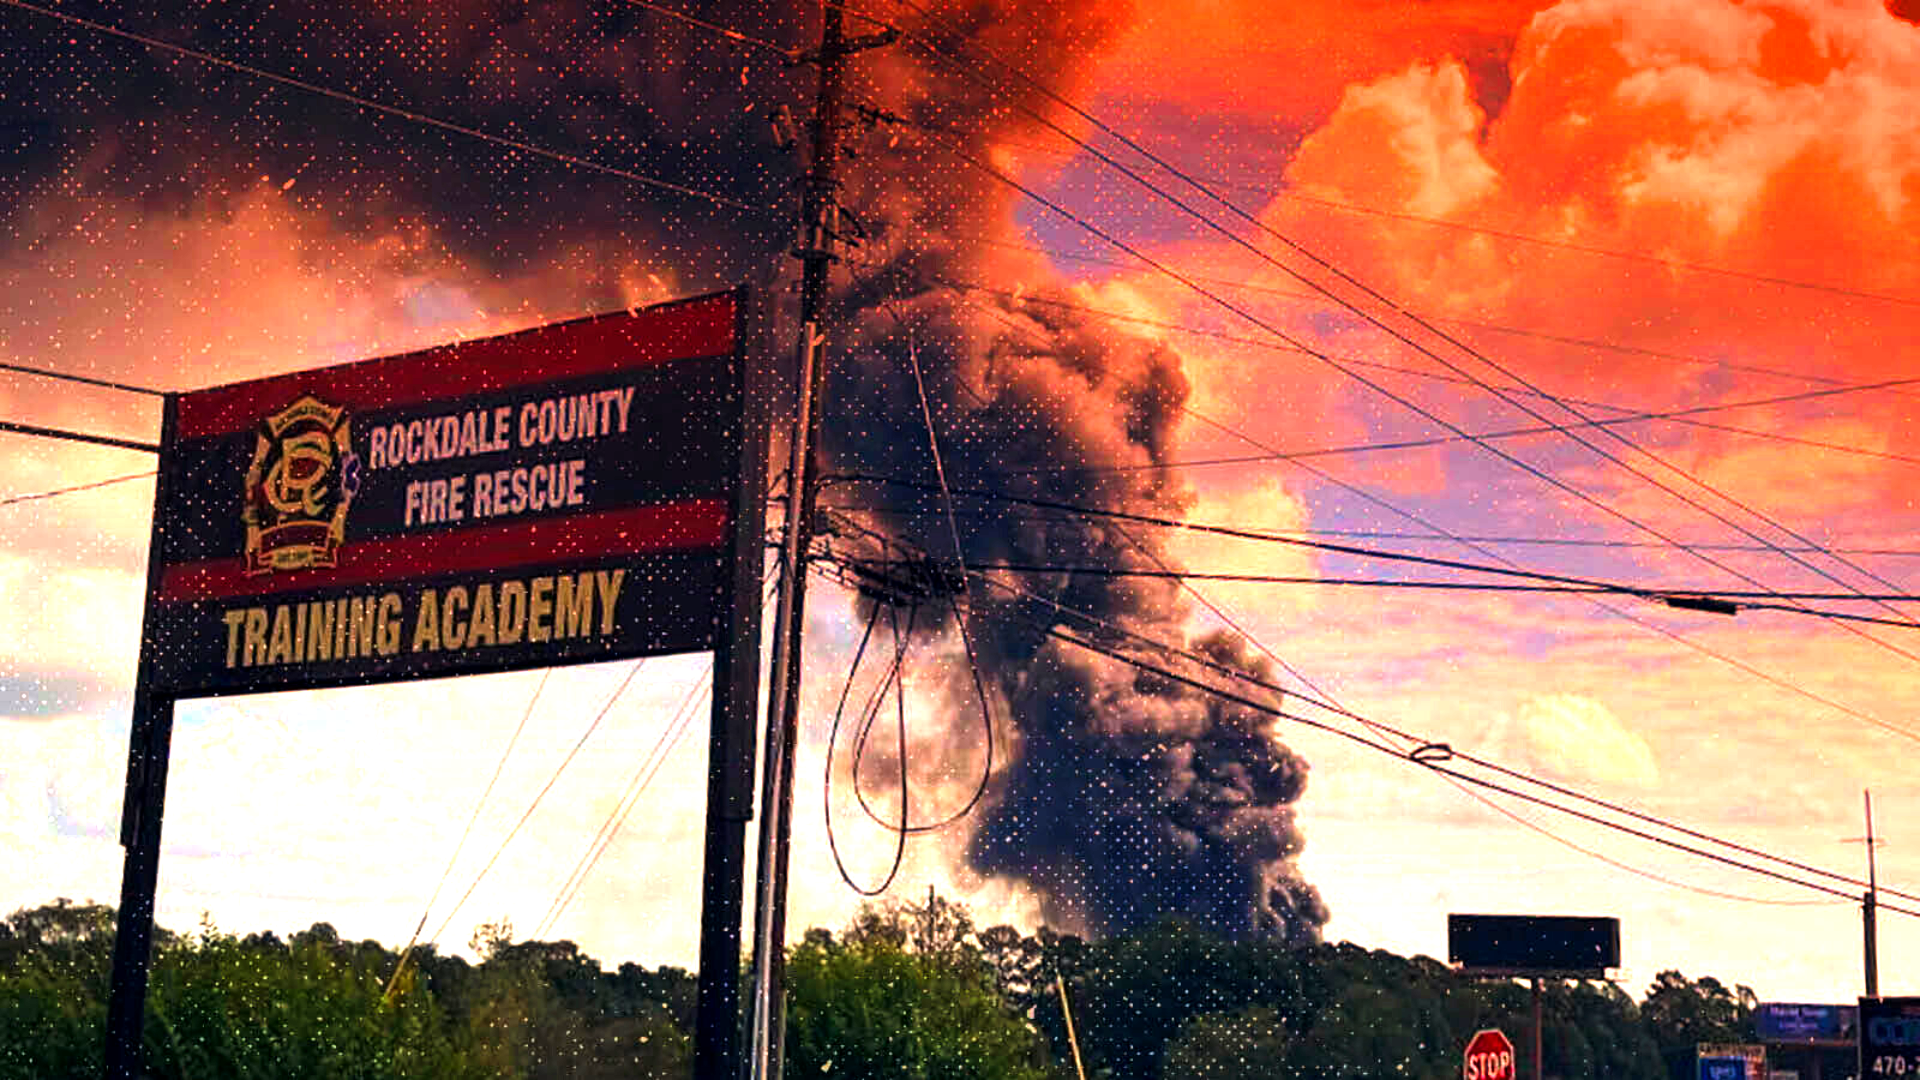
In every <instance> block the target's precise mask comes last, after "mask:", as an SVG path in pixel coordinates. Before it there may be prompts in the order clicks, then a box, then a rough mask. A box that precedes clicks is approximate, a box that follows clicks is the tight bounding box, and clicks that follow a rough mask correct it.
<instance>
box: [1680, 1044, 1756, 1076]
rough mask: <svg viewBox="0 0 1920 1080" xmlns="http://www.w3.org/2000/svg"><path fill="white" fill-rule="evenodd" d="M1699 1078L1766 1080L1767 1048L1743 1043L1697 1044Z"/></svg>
mask: <svg viewBox="0 0 1920 1080" xmlns="http://www.w3.org/2000/svg"><path fill="white" fill-rule="evenodd" d="M1698 1050H1699V1053H1698V1061H1699V1071H1698V1072H1697V1073H1696V1074H1695V1075H1697V1076H1698V1077H1699V1080H1767V1048H1766V1047H1764V1046H1753V1045H1748V1044H1744V1043H1701V1044H1699V1048H1698Z"/></svg>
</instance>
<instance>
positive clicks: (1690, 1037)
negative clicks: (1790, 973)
mask: <svg viewBox="0 0 1920 1080" xmlns="http://www.w3.org/2000/svg"><path fill="white" fill-rule="evenodd" d="M1754 1004H1755V999H1754V995H1753V991H1752V990H1749V989H1748V988H1746V987H1744V986H1735V987H1733V988H1731V989H1729V988H1728V987H1727V986H1725V985H1724V984H1722V983H1721V982H1720V980H1718V979H1715V978H1713V977H1711V976H1708V977H1705V978H1702V979H1700V980H1699V981H1697V982H1696V981H1694V980H1691V979H1689V978H1687V977H1686V976H1685V975H1682V974H1680V973H1679V972H1678V971H1663V972H1661V973H1660V974H1658V975H1656V976H1654V979H1653V985H1651V986H1649V987H1647V996H1646V1000H1645V1001H1644V1002H1642V1004H1641V1006H1640V1015H1641V1017H1642V1019H1643V1020H1644V1021H1645V1023H1646V1025H1647V1030H1648V1031H1649V1032H1650V1033H1652V1035H1653V1040H1654V1042H1655V1043H1656V1044H1657V1045H1658V1046H1659V1048H1660V1055H1661V1057H1662V1058H1664V1059H1665V1060H1666V1062H1667V1070H1668V1072H1669V1073H1671V1074H1672V1075H1674V1076H1679V1077H1684V1076H1690V1075H1692V1070H1693V1060H1694V1055H1695V1049H1696V1047H1697V1045H1698V1044H1699V1043H1703V1042H1719V1043H1740V1042H1752V1041H1753V1038H1754V1028H1753V1009H1754Z"/></svg>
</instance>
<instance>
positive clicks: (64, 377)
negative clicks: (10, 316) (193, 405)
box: [0, 362, 167, 398]
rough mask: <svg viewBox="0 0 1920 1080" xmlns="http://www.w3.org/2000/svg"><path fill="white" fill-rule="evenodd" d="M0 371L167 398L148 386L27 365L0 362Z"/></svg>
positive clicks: (161, 392)
mask: <svg viewBox="0 0 1920 1080" xmlns="http://www.w3.org/2000/svg"><path fill="white" fill-rule="evenodd" d="M0 371H11V372H14V373H16V374H20V375H36V376H39V377H40V378H43V379H58V380H60V381H61V382H70V383H80V384H82V385H84V386H99V387H105V388H106V389H108V390H123V391H125V392H127V393H129V394H146V395H149V396H151V397H159V398H163V397H166V396H167V392H166V391H165V390H155V389H153V388H152V387H150V386H134V385H133V384H131V383H123V382H115V381H113V380H112V379H100V378H95V377H94V376H92V375H76V374H74V373H73V372H70V371H55V370H54V369H52V368H43V367H33V366H32V365H29V364H13V363H5V362H0Z"/></svg>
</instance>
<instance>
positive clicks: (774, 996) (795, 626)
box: [748, 2, 898, 1080]
mask: <svg viewBox="0 0 1920 1080" xmlns="http://www.w3.org/2000/svg"><path fill="white" fill-rule="evenodd" d="M821 19H822V24H821V31H820V48H819V51H818V52H816V53H813V54H811V55H809V56H806V57H803V58H802V59H804V60H810V61H811V62H813V63H815V64H818V65H819V68H820V83H819V89H818V91H817V96H816V97H815V100H814V113H813V157H812V160H811V161H810V162H809V169H808V173H807V186H806V191H805V195H804V198H803V202H802V205H801V223H800V230H801V232H800V242H799V246H798V247H797V248H796V249H795V250H794V255H795V257H796V258H798V259H799V260H800V263H801V268H802V269H801V279H800V342H799V348H798V361H799V362H798V378H797V380H796V382H795V389H796V391H797V394H798V399H797V401H796V402H795V405H794V416H793V428H792V432H791V434H790V436H789V439H788V450H789V455H788V464H787V520H786V528H785V535H784V536H783V538H782V550H781V560H780V605H779V608H778V609H777V612H776V614H775V621H774V630H773V664H772V683H771V685H770V686H769V688H768V698H767V756H766V770H765V773H764V782H763V783H762V785H761V789H760V795H761V799H760V845H759V870H758V880H757V881H756V883H755V886H756V887H755V891H754V928H753V931H754V932H753V992H752V998H751V1002H750V1007H751V1025H752V1026H751V1057H750V1066H749V1073H748V1075H749V1076H750V1077H751V1078H752V1080H774V1078H777V1077H779V1076H780V1075H781V1069H782V1064H783V1058H784V1050H785V1035H786V1001H785V982H786V979H785V974H786V948H785V942H786V917H787V852H788V848H789V846H790V843H791V840H792V836H793V750H794V744H795V743H796V742H797V741H798V738H799V711H800V634H801V628H802V626H803V625H804V623H805V617H806V592H807V547H808V545H810V544H811V543H812V542H813V517H814V512H815V511H814V505H815V501H816V498H817V496H818V494H819V478H818V477H817V476H816V475H815V472H816V458H817V456H818V443H819V438H820V406H819V399H820V395H821V391H822V389H823V387H824V386H825V383H826V363H825V361H824V358H823V356H822V354H821V347H822V346H823V345H824V344H825V342H826V336H825V334H824V332H823V331H822V330H821V323H822V321H823V320H824V317H825V311H826V297H827V267H828V266H829V264H831V263H832V262H833V260H834V244H835V241H836V239H837V237H836V229H835V225H836V223H837V218H838V205H837V203H836V201H835V189H836V187H837V186H838V182H837V181H836V180H835V178H834V168H835V166H836V165H837V164H838V162H839V157H840V89H841V87H840V84H841V79H842V77H843V75H844V74H845V70H846V58H847V57H848V56H850V55H852V54H853V53H856V52H860V51H862V50H864V49H869V48H874V47H876V46H880V45H886V44H890V43H891V42H892V41H893V40H894V39H895V38H896V37H898V34H897V33H896V32H894V31H891V30H889V31H885V32H882V33H879V34H873V35H868V36H864V37H859V38H848V37H847V36H846V32H845V23H844V19H843V16H842V9H841V7H840V5H838V4H836V3H832V2H824V3H822V5H821Z"/></svg>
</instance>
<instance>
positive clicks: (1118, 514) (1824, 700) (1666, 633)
mask: <svg viewBox="0 0 1920 1080" xmlns="http://www.w3.org/2000/svg"><path fill="white" fill-rule="evenodd" d="M1241 437H1242V438H1247V439H1249V441H1252V440H1251V437H1250V436H1245V435H1243V436H1241ZM1256 445H1257V444H1256ZM841 479H849V480H851V479H854V477H853V476H851V475H843V476H842V477H841ZM861 479H865V480H867V481H869V482H877V483H887V484H891V485H894V486H897V487H906V488H917V489H920V490H927V485H925V484H923V483H919V482H917V481H911V480H903V479H899V478H892V477H862V478H861ZM1336 482H1338V481H1336ZM1343 486H1347V487H1351V485H1343ZM959 493H960V494H963V495H968V496H974V495H977V496H979V497H982V498H985V499H989V500H994V501H1002V502H1011V503H1016V504H1025V505H1031V506H1037V507H1041V508H1045V509H1056V510H1064V511H1067V512H1071V513H1091V514H1095V515H1100V516H1106V517H1110V518H1113V519H1115V520H1125V521H1135V522H1139V523H1141V524H1148V525H1161V526H1162V527H1166V528H1178V529H1194V530H1195V531H1200V532H1212V533H1218V534H1220V535H1226V536H1234V537H1236V538H1241V539H1248V540H1263V541H1273V542H1280V543H1294V544H1295V545H1296V546H1302V547H1312V546H1313V545H1314V544H1315V543H1316V542H1314V541H1298V540H1297V539H1296V538H1292V537H1285V536H1281V535H1279V534H1276V533H1270V532H1260V531H1256V530H1251V529H1236V528H1233V527H1231V526H1220V525H1204V526H1194V525H1191V524H1190V523H1187V522H1178V521H1174V520H1172V519H1170V518H1160V517H1154V516H1152V515H1145V514H1130V513H1127V512H1125V511H1118V510H1098V509H1092V508H1088V507H1079V506H1075V505H1073V504H1071V503H1058V502H1053V501H1051V500H1041V499H1029V498H1024V497H1021V496H1015V495H1007V494H1003V493H999V492H977V491H962V492H959ZM1358 493H1359V494H1361V495H1363V496H1364V497H1367V498H1369V499H1371V500H1373V501H1376V502H1379V503H1380V504H1381V505H1382V506H1384V507H1386V508H1387V509H1390V510H1393V511H1394V512H1395V513H1399V514H1402V515H1404V516H1407V517H1409V518H1410V519H1411V520H1414V521H1415V522H1417V523H1419V524H1422V525H1428V526H1429V527H1431V528H1435V529H1436V530H1438V526H1432V525H1430V524H1429V523H1428V522H1426V521H1425V520H1424V519H1421V518H1419V517H1418V516H1416V515H1413V514H1411V513H1409V512H1408V511H1404V510H1401V509H1400V508H1398V507H1396V506H1394V505H1393V504H1392V503H1388V502H1386V501H1385V500H1381V499H1378V498H1377V497H1376V496H1372V495H1370V494H1368V493H1365V492H1358ZM1440 531H1441V532H1442V535H1446V536H1448V537H1449V538H1450V539H1455V540H1456V541H1457V540H1458V538H1457V537H1452V536H1451V534H1446V533H1445V532H1444V530H1440ZM1327 546H1328V547H1330V548H1333V549H1336V550H1337V549H1338V548H1340V547H1344V546H1346V545H1327ZM1469 546H1471V545H1469ZM1355 550H1356V551H1365V550H1368V549H1355ZM1475 550H1479V551H1481V553H1482V554H1486V555H1489V556H1490V557H1493V558H1496V559H1500V561H1502V562H1504V563H1507V565H1506V566H1505V567H1482V566H1476V565H1474V564H1461V565H1463V566H1467V567H1471V568H1473V569H1475V570H1485V571H1487V572H1489V573H1505V574H1506V575H1508V576H1519V577H1528V578H1533V579H1535V580H1546V581H1558V582H1560V583H1565V584H1584V583H1586V579H1579V578H1570V577H1568V576H1567V575H1552V574H1539V573H1535V572H1533V571H1528V570H1525V569H1522V568H1520V567H1518V566H1515V565H1513V564H1512V563H1511V560H1506V559H1504V558H1503V557H1501V556H1499V555H1497V554H1494V553H1490V552H1486V551H1484V550H1482V549H1479V548H1475ZM1393 554H1398V553H1393ZM1401 561H1412V560H1411V559H1408V560H1401ZM1451 561H1453V560H1443V561H1442V562H1451ZM1589 602H1590V603H1593V604H1596V605H1598V606H1600V607H1601V609H1602V610H1604V611H1606V612H1608V613H1609V614H1612V615H1615V616H1617V617H1619V618H1623V619H1626V620H1628V621H1630V622H1632V623H1634V624H1635V625H1638V626H1640V627H1642V628H1644V629H1647V630H1650V631H1652V632H1653V633H1656V634H1659V635H1660V636H1662V637H1665V638H1668V639H1670V640H1672V641H1675V642H1677V643H1679V644H1681V645H1683V646H1685V647H1687V648H1689V649H1692V650H1693V651H1695V652H1698V653H1700V654H1701V655H1703V656H1706V657H1709V658H1711V659H1714V660H1717V661H1719V662H1721V663H1723V664H1726V665H1727V666H1729V667H1732V668H1734V669H1736V670H1738V671H1740V672H1742V673H1743V674H1746V675H1749V676H1751V677H1753V678H1757V679H1759V680H1761V681H1762V682H1765V683H1767V684H1768V685H1770V686H1773V687H1776V688H1778V689H1781V690H1785V691H1787V692H1788V693H1792V694H1795V695H1797V696H1799V697H1803V698H1806V699H1807V700H1809V701H1812V702H1815V703H1817V704H1820V705H1824V706H1826V707H1827V708H1830V709H1833V710H1834V711H1836V712H1839V713H1841V714H1843V715H1846V716H1850V717H1852V718H1854V719H1856V720H1860V721H1862V722H1864V723H1868V724H1871V725H1873V726H1874V727H1877V728H1880V729H1881V730H1883V731H1887V732H1889V733H1891V734H1895V735H1899V736H1901V737H1902V738H1906V739H1911V740H1913V741H1915V742H1920V733H1916V732H1914V731H1913V730H1911V729H1909V728H1905V727H1902V726H1900V725H1898V724H1895V723H1892V722H1890V721H1887V720H1882V719H1880V718H1879V717H1877V716H1874V715H1872V714H1871V713H1867V712H1863V711H1861V710H1859V709H1856V708H1853V707H1852V706H1850V705H1847V704H1845V703H1843V702H1839V701H1836V700H1834V699H1832V698H1830V697H1827V696H1825V695H1823V694H1819V693H1816V692H1815V691H1812V690H1809V689H1807V688H1806V687H1804V686H1801V685H1799V684H1798V683H1794V682H1790V681H1788V680H1786V679H1783V678H1781V677H1779V676H1777V675H1773V674H1770V673H1768V672H1766V671H1762V670H1761V669H1759V668H1757V667H1755V666H1753V665H1752V664H1749V663H1747V662H1746V661H1744V660H1741V659H1739V658H1737V657H1734V656H1731V655H1729V654H1727V653H1724V652H1721V651H1719V650H1717V649H1713V648H1711V647H1709V646H1706V645H1702V644H1700V643H1699V642H1697V641H1694V640H1692V639H1691V638H1688V637H1686V636H1684V635H1682V634H1679V633H1676V632H1675V631H1673V630H1670V629H1668V628H1666V627H1664V626H1661V625H1659V624H1658V623H1654V622H1650V621H1648V620H1646V619H1642V618H1640V617H1639V616H1636V615H1634V614H1633V613H1631V612H1628V611H1623V610H1621V609H1619V608H1616V607H1613V606H1612V605H1609V604H1607V603H1606V602H1605V601H1603V600H1600V599H1596V598H1589Z"/></svg>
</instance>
